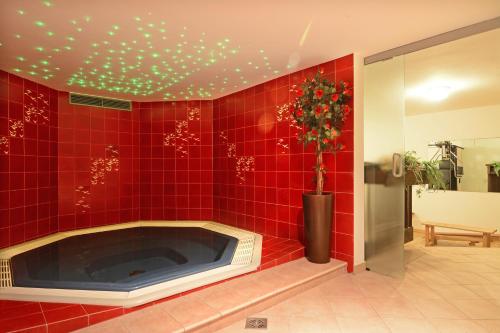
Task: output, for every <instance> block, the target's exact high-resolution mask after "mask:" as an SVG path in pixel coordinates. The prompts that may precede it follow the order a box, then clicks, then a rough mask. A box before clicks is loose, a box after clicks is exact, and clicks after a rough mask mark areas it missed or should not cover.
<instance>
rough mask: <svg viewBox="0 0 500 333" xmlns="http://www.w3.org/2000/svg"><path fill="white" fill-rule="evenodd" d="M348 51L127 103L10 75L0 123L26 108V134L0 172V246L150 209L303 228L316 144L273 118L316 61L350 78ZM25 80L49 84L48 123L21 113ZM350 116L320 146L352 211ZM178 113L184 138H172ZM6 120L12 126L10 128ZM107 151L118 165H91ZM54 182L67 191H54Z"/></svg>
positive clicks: (144, 215)
mask: <svg viewBox="0 0 500 333" xmlns="http://www.w3.org/2000/svg"><path fill="white" fill-rule="evenodd" d="M352 59H353V58H352V55H349V56H345V57H343V58H341V59H337V60H335V61H331V62H328V63H325V64H321V65H318V66H314V67H311V68H309V69H306V70H303V71H299V72H296V73H292V74H290V75H286V76H283V77H280V78H278V79H276V80H272V81H269V82H266V83H264V84H261V85H259V86H256V87H252V88H249V89H246V90H244V91H241V92H238V93H235V94H232V95H230V96H226V97H222V98H219V99H217V100H214V101H203V102H200V101H191V102H189V103H186V102H154V103H149V102H148V103H139V102H134V103H133V110H132V111H131V112H121V111H114V110H106V109H96V108H89V107H81V106H74V105H71V104H69V103H68V93H66V92H57V91H55V90H51V89H48V88H46V87H44V86H41V85H38V84H36V83H33V82H30V81H28V80H24V79H22V78H19V77H17V76H15V75H10V74H6V75H4V76H3V77H4V80H3V81H2V82H3V83H2V85H0V87H3V88H2V89H3V90H2V89H0V99H2V98H1V96H5V97H6V98H7V99H6V98H4V99H3V100H2V101H0V102H1V103H4V104H5V106H6V107H5V108H1V109H2V110H7V112H6V114H5V115H1V114H0V126H3V125H2V124H4V125H5V126H9V121H10V120H19V121H21V123H22V124H23V133H22V134H23V136H22V137H21V133H20V131H19V133H16V134H15V136H12V137H10V138H9V159H10V165H9V164H8V163H7V164H6V163H3V164H0V165H2V169H1V170H5V172H0V177H1V179H0V181H1V182H0V183H1V184H2V186H6V187H5V189H3V188H1V189H0V191H2V190H4V191H5V192H7V191H8V190H10V193H9V200H8V201H7V202H6V203H5V204H4V205H7V206H5V207H3V206H2V207H3V208H1V209H0V211H3V210H5V211H8V213H7V220H8V221H9V222H8V223H7V224H6V225H0V228H2V230H3V229H5V231H7V232H6V233H5V232H4V233H3V236H4V237H2V238H1V241H0V246H1V247H5V246H9V245H13V244H16V243H19V242H23V241H25V240H26V239H31V238H36V237H39V236H41V235H46V234H47V233H49V232H56V231H61V230H72V229H74V228H81V227H87V226H97V225H106V224H110V223H119V222H124V221H131V220H137V219H152V218H155V219H200V218H206V219H214V220H217V221H219V222H222V223H227V224H229V225H236V226H239V227H242V228H247V229H250V230H254V231H256V232H260V233H265V234H267V235H273V236H277V235H278V236H282V237H286V238H293V239H302V238H303V230H302V228H303V218H302V210H301V206H302V202H301V201H302V200H301V196H302V193H303V192H304V191H309V190H312V189H313V187H314V185H313V183H312V181H311V179H312V177H313V171H312V167H313V163H314V154H312V150H311V149H306V150H304V149H303V147H302V146H301V145H300V144H298V143H297V141H296V138H295V133H296V129H294V128H291V127H289V124H287V123H286V122H283V121H278V119H277V107H278V108H279V107H281V106H283V105H284V104H285V103H287V102H288V101H289V100H290V94H289V89H290V85H292V84H300V83H301V82H302V79H303V78H304V77H306V76H310V75H312V74H314V72H315V71H316V70H317V69H318V68H322V69H323V70H324V71H325V73H327V74H328V75H329V77H331V78H334V79H336V80H340V79H342V80H352V77H353V70H352V67H353V65H352V63H353V60H352ZM26 89H31V90H32V91H34V92H43V93H44V94H45V96H47V98H48V103H49V107H48V110H50V112H49V122H48V124H41V123H38V124H34V123H33V122H31V120H30V119H28V120H26V119H25V118H24V116H25V115H24V109H25V106H26V105H27V104H26V103H29V98H25V95H24V94H25V92H27V90H26ZM2 91H3V92H2ZM351 104H352V103H351ZM351 106H352V105H351ZM352 118H353V117H352V114H351V115H350V117H348V120H347V122H346V126H345V128H344V131H343V136H341V137H340V138H339V140H338V141H339V143H342V144H343V145H344V146H345V147H344V150H343V151H341V152H339V153H338V154H337V156H336V157H335V158H334V157H333V155H332V156H329V155H328V154H327V155H325V164H326V166H327V169H328V173H327V175H326V176H327V185H326V189H328V190H330V191H334V192H335V191H336V192H338V193H337V195H336V201H335V209H336V211H337V212H338V213H348V214H352V213H353V212H352V210H353V209H352V183H353V182H352V171H353V153H352V150H353V132H352V126H353V123H352ZM183 122H187V126H186V127H185V128H184V129H185V131H184V129H183V133H184V134H183V135H188V136H190V137H189V138H188V139H187V141H183V140H180V139H179V138H175V137H174V140H167V137H168V136H169V135H174V136H175V133H176V128H177V126H181V127H182V126H185V125H183V124H184V123H183ZM0 130H2V131H3V132H0V134H1V133H5V134H7V132H6V131H7V128H4V129H0ZM280 139H281V140H280ZM182 142H184V143H182ZM110 145H114V146H115V147H113V146H111V148H110V147H109V146H110ZM35 146H36V149H35ZM115 148H118V150H117V152H115V153H110V151H112V150H113V149H115ZM110 149H111V150H110ZM304 151H305V152H306V153H304ZM112 154H115V155H116V156H117V158H118V161H119V166H118V167H117V168H116V170H113V171H104V177H102V176H98V175H96V174H94V175H92V174H91V172H90V168H91V166H92V165H94V167H96V168H97V169H99V168H100V170H102V163H107V162H109V159H110V158H111V157H112V156H115V155H112ZM167 156H168V157H167ZM35 165H36V168H35ZM15 172H17V174H16V173H15ZM4 174H5V176H2V175H4ZM35 175H36V176H35ZM21 180H22V181H21ZM4 184H6V185H4ZM78 188H80V189H88V190H90V193H91V195H90V196H88V197H87V198H86V199H85V200H88V202H89V203H90V208H89V209H88V210H87V211H85V212H82V211H81V210H80V209H79V208H78V207H77V206H76V203H77V202H78V200H80V199H81V198H82V197H81V193H80V192H78V191H77V189H78ZM35 189H36V191H33V190H35ZM58 194H59V195H64V196H65V197H67V198H69V200H65V201H58ZM287 208H288V209H287ZM35 212H36V214H35ZM3 215H5V214H3ZM42 219H46V221H47V222H46V223H45V222H44V223H41V222H40V221H42ZM337 219H338V216H337ZM39 220H40V221H39ZM49 221H50V222H49ZM35 222H36V224H37V228H33V227H32V226H33V225H35V224H34V223H35ZM351 225H352V221H351V220H350V219H348V218H346V219H341V220H339V222H336V228H337V231H339V230H340V231H345V232H347V233H348V231H349V230H350V229H351ZM5 235H6V236H5ZM333 242H334V241H333V240H332V243H333ZM346 251H347V250H346ZM334 255H335V253H334ZM287 256H288V257H291V255H290V254H288V255H287ZM280 260H282V259H280ZM283 260H284V259H283ZM273 264H276V262H274V263H273Z"/></svg>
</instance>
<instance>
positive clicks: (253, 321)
mask: <svg viewBox="0 0 500 333" xmlns="http://www.w3.org/2000/svg"><path fill="white" fill-rule="evenodd" d="M245 328H257V329H266V328H267V318H247V322H246V324H245Z"/></svg>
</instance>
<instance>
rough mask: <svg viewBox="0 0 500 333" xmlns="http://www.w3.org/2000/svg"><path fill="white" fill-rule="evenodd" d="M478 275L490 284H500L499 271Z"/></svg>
mask: <svg viewBox="0 0 500 333" xmlns="http://www.w3.org/2000/svg"><path fill="white" fill-rule="evenodd" d="M479 275H481V276H482V277H484V278H485V279H487V280H488V281H490V283H495V284H500V271H496V272H482V273H479Z"/></svg>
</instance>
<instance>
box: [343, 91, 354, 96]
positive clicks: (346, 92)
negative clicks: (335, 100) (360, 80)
mask: <svg viewBox="0 0 500 333" xmlns="http://www.w3.org/2000/svg"><path fill="white" fill-rule="evenodd" d="M343 94H344V95H346V96H349V97H351V96H352V90H351V89H346V90H344V92H343Z"/></svg>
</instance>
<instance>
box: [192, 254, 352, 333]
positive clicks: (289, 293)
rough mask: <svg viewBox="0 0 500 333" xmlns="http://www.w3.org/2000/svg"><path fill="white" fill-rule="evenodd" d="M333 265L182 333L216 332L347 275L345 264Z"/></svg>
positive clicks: (339, 262) (195, 324) (340, 262)
mask: <svg viewBox="0 0 500 333" xmlns="http://www.w3.org/2000/svg"><path fill="white" fill-rule="evenodd" d="M336 263H338V264H336ZM335 264H336V265H335V266H333V265H332V266H331V267H329V268H327V269H325V270H324V271H321V272H319V273H316V274H312V275H311V276H308V277H307V278H304V279H302V280H300V281H297V282H294V283H291V284H288V285H286V286H284V287H282V288H278V289H275V290H273V291H272V292H268V293H266V294H263V295H262V296H260V297H257V298H254V299H252V300H251V301H249V302H247V303H244V304H241V305H239V306H237V307H235V308H234V309H232V311H226V312H225V313H223V314H221V315H219V316H216V317H214V318H211V319H209V320H203V321H202V322H200V323H193V324H191V325H189V327H184V332H192V333H211V332H216V331H217V330H220V329H223V328H225V327H227V326H230V325H231V324H233V323H235V322H237V321H239V320H242V319H244V318H246V317H248V316H251V315H252V314H255V313H258V312H261V311H263V310H265V309H267V308H270V307H272V306H273V305H276V304H278V303H280V302H283V301H285V300H286V299H288V298H291V297H293V296H295V295H297V294H299V293H301V292H304V291H306V290H308V289H311V288H314V287H316V286H317V285H319V284H321V283H323V282H326V281H328V280H330V279H332V278H333V277H335V276H338V275H341V274H347V263H345V262H342V261H338V260H335ZM256 274H258V273H256Z"/></svg>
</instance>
